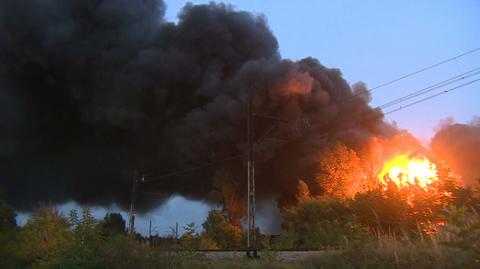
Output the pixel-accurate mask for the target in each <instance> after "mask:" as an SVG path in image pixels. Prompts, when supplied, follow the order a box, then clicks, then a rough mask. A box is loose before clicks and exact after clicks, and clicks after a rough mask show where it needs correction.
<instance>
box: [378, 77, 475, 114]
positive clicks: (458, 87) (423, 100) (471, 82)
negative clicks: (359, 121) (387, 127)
mask: <svg viewBox="0 0 480 269" xmlns="http://www.w3.org/2000/svg"><path fill="white" fill-rule="evenodd" d="M478 81H480V78H479V79H475V80H471V81H469V82H465V83H463V84H461V85H459V86H456V87H453V88H450V89H447V90H444V91H441V92H439V93H436V94H433V95H430V96H427V97H425V98H422V99H420V100H417V101H415V102H412V103H409V104H406V105H403V106H400V107H399V108H396V109H394V110H391V111H388V112H385V113H383V115H388V114H391V113H394V112H397V111H400V110H402V109H405V108H407V107H411V106H414V105H416V104H419V103H422V102H425V101H428V100H430V99H433V98H435V97H438V96H440V95H443V94H446V93H448V92H451V91H454V90H457V89H460V88H463V87H465V86H468V85H470V84H473V83H475V82H478Z"/></svg>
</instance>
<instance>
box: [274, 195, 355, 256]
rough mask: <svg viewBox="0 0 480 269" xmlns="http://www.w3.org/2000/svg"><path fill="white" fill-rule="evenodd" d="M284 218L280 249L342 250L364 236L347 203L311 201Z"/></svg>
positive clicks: (341, 201)
mask: <svg viewBox="0 0 480 269" xmlns="http://www.w3.org/2000/svg"><path fill="white" fill-rule="evenodd" d="M284 214H285V217H284V220H283V223H282V226H283V233H282V235H281V236H280V238H279V239H277V242H280V245H281V247H287V248H309V249H311V248H323V247H327V246H340V245H344V244H346V243H347V242H350V241H352V240H356V239H359V238H361V236H362V235H363V234H362V230H361V226H360V225H359V223H358V222H357V221H356V219H355V217H354V214H353V212H352V211H351V209H350V208H349V206H348V203H347V201H345V200H340V199H332V198H311V199H308V200H305V201H303V202H300V203H299V204H298V205H297V206H296V207H292V208H289V209H288V210H287V211H286V212H285V213H284ZM346 240H347V241H346Z"/></svg>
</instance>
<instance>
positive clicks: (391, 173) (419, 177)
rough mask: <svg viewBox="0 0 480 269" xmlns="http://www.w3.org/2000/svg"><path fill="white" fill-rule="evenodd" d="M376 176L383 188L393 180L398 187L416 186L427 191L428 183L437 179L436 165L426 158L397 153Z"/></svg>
mask: <svg viewBox="0 0 480 269" xmlns="http://www.w3.org/2000/svg"><path fill="white" fill-rule="evenodd" d="M378 178H379V182H380V185H381V186H382V187H383V189H387V188H388V185H389V183H390V182H393V183H395V185H397V187H398V188H399V189H402V188H407V187H410V186H418V187H420V188H423V189H424V190H426V191H428V185H430V184H432V183H433V182H435V181H437V180H438V173H437V167H436V165H435V164H434V163H432V162H430V160H428V159H427V158H416V157H414V158H410V157H409V156H407V155H399V156H397V157H395V158H393V159H392V160H390V161H388V162H387V163H385V165H384V166H383V169H382V171H381V172H380V174H379V175H378Z"/></svg>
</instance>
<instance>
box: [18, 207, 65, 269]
mask: <svg viewBox="0 0 480 269" xmlns="http://www.w3.org/2000/svg"><path fill="white" fill-rule="evenodd" d="M72 244H73V235H72V233H71V231H70V230H69V226H68V223H67V220H66V219H65V218H64V217H63V216H62V215H61V214H60V213H59V212H58V211H57V210H56V209H55V208H53V207H49V206H44V205H41V206H40V207H39V208H37V209H35V210H34V212H33V214H32V216H31V218H30V219H29V220H28V222H27V223H26V224H25V225H24V226H23V227H22V229H21V230H20V234H19V236H18V248H19V249H18V252H17V255H18V258H19V259H20V260H22V261H23V262H24V263H26V264H31V265H32V267H33V268H54V267H55V265H56V264H58V262H59V260H60V259H61V256H62V254H63V252H64V251H65V250H66V249H68V248H70V247H71V246H72Z"/></svg>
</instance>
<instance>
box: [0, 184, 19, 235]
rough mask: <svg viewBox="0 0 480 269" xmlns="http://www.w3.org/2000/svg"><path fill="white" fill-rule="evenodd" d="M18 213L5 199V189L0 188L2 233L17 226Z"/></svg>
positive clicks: (0, 228)
mask: <svg viewBox="0 0 480 269" xmlns="http://www.w3.org/2000/svg"><path fill="white" fill-rule="evenodd" d="M15 217H16V214H15V212H14V211H13V209H12V208H11V207H10V206H8V205H7V203H6V201H5V191H4V190H3V189H0V233H2V232H7V231H11V230H13V229H15V228H16V227H17V222H16V221H15Z"/></svg>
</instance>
